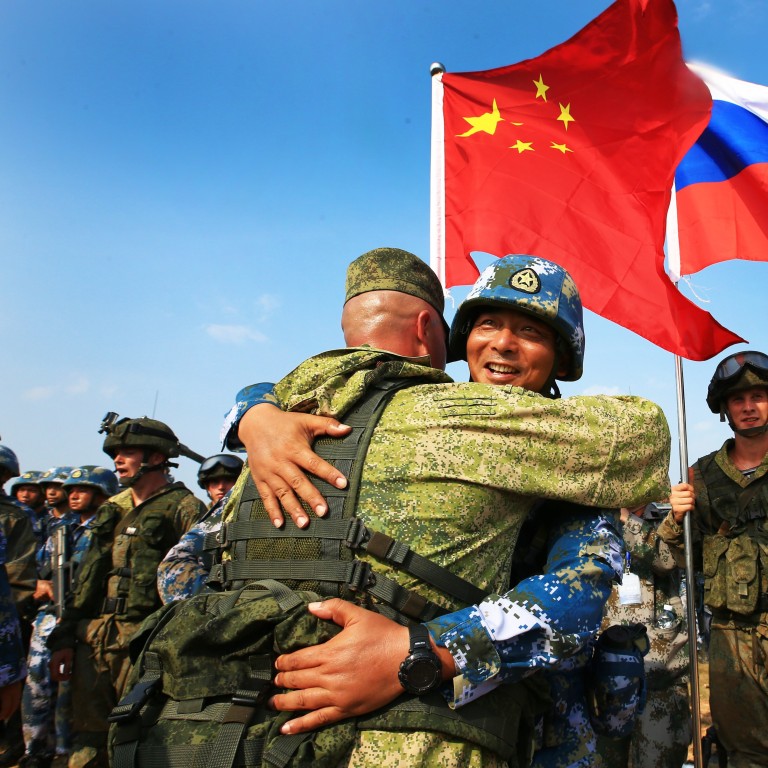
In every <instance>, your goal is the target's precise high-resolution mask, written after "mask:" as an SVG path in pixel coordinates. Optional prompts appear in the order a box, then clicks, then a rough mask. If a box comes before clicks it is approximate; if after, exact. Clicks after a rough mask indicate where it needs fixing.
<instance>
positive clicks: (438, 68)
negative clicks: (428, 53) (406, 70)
mask: <svg viewBox="0 0 768 768" xmlns="http://www.w3.org/2000/svg"><path fill="white" fill-rule="evenodd" d="M444 72H445V66H444V65H442V64H441V63H440V62H439V61H433V62H432V63H431V64H430V65H429V74H430V75H432V77H434V76H435V75H442V74H443V73H444Z"/></svg>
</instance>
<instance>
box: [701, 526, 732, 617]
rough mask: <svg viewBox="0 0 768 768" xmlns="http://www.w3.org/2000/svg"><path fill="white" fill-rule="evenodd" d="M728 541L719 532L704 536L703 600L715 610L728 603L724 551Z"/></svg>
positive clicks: (724, 606) (726, 549)
mask: <svg viewBox="0 0 768 768" xmlns="http://www.w3.org/2000/svg"><path fill="white" fill-rule="evenodd" d="M729 543H730V541H729V539H727V538H726V537H725V536H721V535H719V534H715V535H714V536H705V537H704V553H703V565H702V571H703V573H704V602H705V603H706V604H707V605H708V606H709V607H710V608H714V609H715V610H720V609H723V608H726V607H727V605H728V592H727V583H728V573H727V570H728V568H727V563H726V559H725V553H726V552H727V551H728V546H729Z"/></svg>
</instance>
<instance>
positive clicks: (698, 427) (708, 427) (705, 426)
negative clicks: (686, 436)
mask: <svg viewBox="0 0 768 768" xmlns="http://www.w3.org/2000/svg"><path fill="white" fill-rule="evenodd" d="M719 423H720V422H718V421H717V420H715V421H697V422H695V423H694V424H693V425H691V431H692V432H712V431H713V430H714V429H715V427H716V426H718V425H719Z"/></svg>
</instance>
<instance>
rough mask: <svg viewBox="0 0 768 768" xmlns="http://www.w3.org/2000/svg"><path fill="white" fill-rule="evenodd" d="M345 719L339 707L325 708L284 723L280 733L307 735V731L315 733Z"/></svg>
mask: <svg viewBox="0 0 768 768" xmlns="http://www.w3.org/2000/svg"><path fill="white" fill-rule="evenodd" d="M291 711H293V710H291ZM343 719H344V713H343V712H341V710H339V709H338V708H337V707H323V708H322V709H316V710H314V711H313V712H308V713H307V714H306V715H301V717H296V718H294V719H293V720H289V721H288V722H287V723H283V725H282V727H281V728H280V732H281V733H282V734H284V735H288V734H291V733H306V732H307V731H314V730H315V729H317V728H322V727H324V726H326V725H331V724H332V723H338V722H339V720H343Z"/></svg>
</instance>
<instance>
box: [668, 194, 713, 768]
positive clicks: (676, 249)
mask: <svg viewBox="0 0 768 768" xmlns="http://www.w3.org/2000/svg"><path fill="white" fill-rule="evenodd" d="M667 260H668V264H669V273H670V279H671V280H672V282H673V283H674V284H675V285H676V286H678V283H679V281H680V240H679V237H678V230H677V200H676V190H675V186H674V184H673V185H672V196H671V198H670V202H669V210H668V211H667ZM678 290H679V286H678ZM675 384H676V389H677V431H678V445H679V450H680V482H681V483H682V482H684V481H687V480H688V477H687V475H688V439H687V429H686V424H685V386H684V384H683V360H682V358H681V357H680V356H679V355H675ZM683 547H684V549H685V580H686V590H685V598H686V600H685V615H686V619H687V621H688V662H689V670H690V673H689V674H690V680H691V715H692V719H693V764H694V766H695V767H696V768H703V765H704V762H703V760H704V758H703V755H702V749H701V700H700V698H699V695H700V693H699V657H698V653H697V649H698V639H699V628H698V622H697V621H696V574H695V572H694V569H693V536H692V534H691V513H688V514H686V516H685V517H684V518H683Z"/></svg>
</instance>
